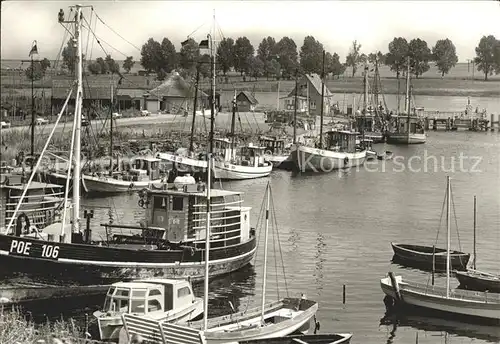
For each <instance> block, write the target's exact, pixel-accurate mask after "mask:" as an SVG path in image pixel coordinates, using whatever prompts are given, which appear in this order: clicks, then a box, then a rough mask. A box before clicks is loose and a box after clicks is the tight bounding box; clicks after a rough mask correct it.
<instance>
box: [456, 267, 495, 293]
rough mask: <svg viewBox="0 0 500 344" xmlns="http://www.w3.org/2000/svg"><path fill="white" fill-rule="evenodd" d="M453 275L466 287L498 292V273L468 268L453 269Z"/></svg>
mask: <svg viewBox="0 0 500 344" xmlns="http://www.w3.org/2000/svg"><path fill="white" fill-rule="evenodd" d="M455 277H456V278H457V279H458V281H459V282H460V286H462V287H465V288H467V289H471V290H478V291H486V290H488V291H490V292H495V293H500V275H496V274H491V273H488V272H481V271H477V270H473V269H468V270H467V271H455Z"/></svg>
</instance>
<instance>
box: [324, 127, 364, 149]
mask: <svg viewBox="0 0 500 344" xmlns="http://www.w3.org/2000/svg"><path fill="white" fill-rule="evenodd" d="M358 135H359V133H358V132H355V131H348V130H340V131H336V130H330V131H328V132H326V149H328V150H331V151H336V152H344V153H355V152H356V138H357V136H358Z"/></svg>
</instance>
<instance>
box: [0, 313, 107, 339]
mask: <svg viewBox="0 0 500 344" xmlns="http://www.w3.org/2000/svg"><path fill="white" fill-rule="evenodd" d="M0 343H2V344H60V343H66V344H93V343H99V342H98V341H95V340H90V339H86V338H85V334H84V332H83V331H82V330H81V329H80V328H79V327H78V326H77V325H76V324H75V322H74V321H73V319H69V320H64V319H61V320H57V321H55V322H52V323H51V322H48V321H47V322H46V323H44V324H40V325H38V324H35V323H34V322H33V321H32V320H31V319H29V318H28V317H27V316H25V315H24V314H23V313H22V312H21V311H20V310H19V309H17V308H14V307H13V308H10V309H9V308H4V307H3V306H2V307H1V308H0ZM101 343H102V342H101Z"/></svg>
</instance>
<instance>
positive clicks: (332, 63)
mask: <svg viewBox="0 0 500 344" xmlns="http://www.w3.org/2000/svg"><path fill="white" fill-rule="evenodd" d="M345 69H346V66H345V65H344V64H342V63H340V57H339V55H338V54H337V53H333V55H332V54H330V53H326V54H325V73H326V74H327V75H328V74H332V75H334V76H337V77H338V76H340V75H341V74H344V72H345Z"/></svg>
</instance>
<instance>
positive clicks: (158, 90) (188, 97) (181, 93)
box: [144, 72, 208, 113]
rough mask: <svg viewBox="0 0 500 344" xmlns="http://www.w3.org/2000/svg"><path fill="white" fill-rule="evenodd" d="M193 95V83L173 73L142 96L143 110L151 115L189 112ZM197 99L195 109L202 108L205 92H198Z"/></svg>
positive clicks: (205, 96)
mask: <svg viewBox="0 0 500 344" xmlns="http://www.w3.org/2000/svg"><path fill="white" fill-rule="evenodd" d="M194 94H195V89H194V83H192V84H189V83H188V82H187V81H186V80H185V79H184V78H183V77H182V76H180V75H179V73H176V72H173V73H172V74H170V75H169V76H168V77H167V79H166V80H165V81H164V82H163V83H162V84H161V85H159V86H158V87H155V88H153V89H152V90H150V91H148V92H147V93H146V94H145V95H144V98H145V108H146V110H148V111H150V112H152V113H156V112H159V111H165V112H167V113H178V112H180V111H181V112H183V111H190V110H192V107H193V105H192V104H193V102H194ZM198 97H199V98H198V104H199V105H198V106H197V107H199V108H202V107H203V104H204V99H206V98H207V97H208V96H207V94H206V93H205V92H203V91H201V90H198ZM200 98H201V101H200Z"/></svg>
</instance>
